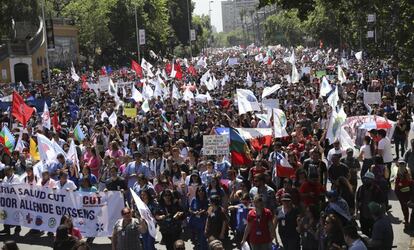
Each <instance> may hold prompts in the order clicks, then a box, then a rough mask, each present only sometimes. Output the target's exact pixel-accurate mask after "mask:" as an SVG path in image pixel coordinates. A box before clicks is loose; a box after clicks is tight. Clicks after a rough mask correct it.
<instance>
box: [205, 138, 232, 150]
mask: <svg viewBox="0 0 414 250" xmlns="http://www.w3.org/2000/svg"><path fill="white" fill-rule="evenodd" d="M203 154H204V155H228V154H229V143H228V139H227V135H204V136H203Z"/></svg>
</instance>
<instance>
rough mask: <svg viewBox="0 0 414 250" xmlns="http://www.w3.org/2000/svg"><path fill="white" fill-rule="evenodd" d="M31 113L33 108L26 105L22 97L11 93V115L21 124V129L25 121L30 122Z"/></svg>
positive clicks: (14, 92)
mask: <svg viewBox="0 0 414 250" xmlns="http://www.w3.org/2000/svg"><path fill="white" fill-rule="evenodd" d="M33 112H34V108H32V107H30V106H29V105H27V104H26V103H25V102H24V100H23V97H21V96H20V95H19V94H18V93H17V92H16V91H13V102H12V115H13V116H14V118H16V120H18V121H19V122H21V123H22V124H23V127H26V124H27V121H28V120H30V117H31V116H32V114H33Z"/></svg>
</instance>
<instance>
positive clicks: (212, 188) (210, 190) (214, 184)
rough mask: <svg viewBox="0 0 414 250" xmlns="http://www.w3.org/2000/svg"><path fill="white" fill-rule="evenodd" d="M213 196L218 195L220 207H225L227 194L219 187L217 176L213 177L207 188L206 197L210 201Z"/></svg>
mask: <svg viewBox="0 0 414 250" xmlns="http://www.w3.org/2000/svg"><path fill="white" fill-rule="evenodd" d="M213 195H218V196H219V197H221V203H220V205H221V206H224V207H227V205H228V204H227V202H228V198H227V194H226V192H224V189H223V188H222V187H221V185H220V178H219V177H218V175H214V176H213V178H212V179H211V181H210V183H209V184H208V187H207V197H208V198H209V199H211V197H212V196H213Z"/></svg>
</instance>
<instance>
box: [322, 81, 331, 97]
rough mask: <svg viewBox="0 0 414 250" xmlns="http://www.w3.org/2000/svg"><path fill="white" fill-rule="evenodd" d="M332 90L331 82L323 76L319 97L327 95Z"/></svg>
mask: <svg viewBox="0 0 414 250" xmlns="http://www.w3.org/2000/svg"><path fill="white" fill-rule="evenodd" d="M331 91H332V87H331V85H330V84H329V82H328V79H326V77H325V76H323V77H322V83H321V87H320V91H319V97H323V96H326V95H327V94H328V93H329V92H331Z"/></svg>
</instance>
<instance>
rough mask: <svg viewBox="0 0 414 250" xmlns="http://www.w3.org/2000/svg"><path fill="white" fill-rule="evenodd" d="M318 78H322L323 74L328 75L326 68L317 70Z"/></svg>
mask: <svg viewBox="0 0 414 250" xmlns="http://www.w3.org/2000/svg"><path fill="white" fill-rule="evenodd" d="M315 75H316V77H317V78H321V77H322V76H326V70H318V71H316V72H315Z"/></svg>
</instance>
